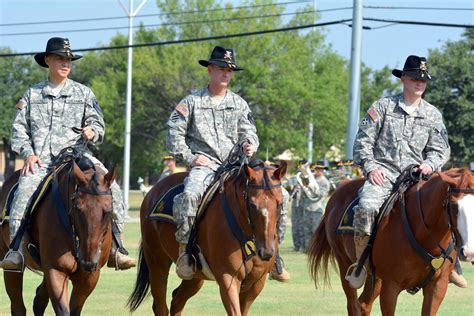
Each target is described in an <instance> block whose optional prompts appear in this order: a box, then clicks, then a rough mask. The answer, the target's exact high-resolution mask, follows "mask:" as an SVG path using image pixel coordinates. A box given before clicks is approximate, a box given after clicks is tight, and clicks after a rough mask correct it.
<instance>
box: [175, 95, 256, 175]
mask: <svg viewBox="0 0 474 316" xmlns="http://www.w3.org/2000/svg"><path fill="white" fill-rule="evenodd" d="M246 141H248V142H250V143H251V144H253V145H254V146H255V149H257V148H258V145H259V141H258V136H257V129H256V128H255V123H254V120H253V117H252V113H251V111H250V109H249V106H248V104H247V102H245V100H244V99H242V98H241V97H240V96H238V95H237V94H235V93H233V92H232V91H230V90H227V94H226V96H225V97H224V99H223V100H222V102H221V103H220V104H219V105H218V106H213V105H212V102H211V96H210V93H209V90H208V88H207V87H206V88H204V89H201V90H198V91H196V92H194V93H192V94H191V95H188V96H187V97H186V98H184V99H183V100H182V101H181V102H180V103H179V104H178V105H177V106H176V108H175V110H174V111H173V112H172V113H171V116H170V117H169V119H168V135H167V138H166V145H167V149H168V150H169V152H170V154H171V155H173V156H175V157H178V158H181V159H182V160H183V161H185V162H187V163H188V164H191V162H192V161H193V159H194V157H195V155H196V154H204V155H206V156H207V157H209V158H211V161H213V162H214V167H215V166H217V165H219V164H221V163H222V162H223V161H224V160H225V159H226V158H227V156H228V155H229V153H230V151H231V150H232V148H233V147H234V145H235V144H237V143H239V144H243V143H244V142H246ZM214 167H211V168H213V169H215V168H214Z"/></svg>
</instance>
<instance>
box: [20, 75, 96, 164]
mask: <svg viewBox="0 0 474 316" xmlns="http://www.w3.org/2000/svg"><path fill="white" fill-rule="evenodd" d="M84 126H91V128H92V129H93V131H94V132H95V136H94V139H93V140H92V143H93V144H100V143H102V140H103V138H104V132H105V125H104V119H103V115H102V111H101V110H100V107H99V104H98V102H97V100H96V98H95V95H94V93H93V92H92V90H91V89H89V88H88V87H86V86H84V85H82V84H80V83H78V82H75V81H73V80H70V79H67V81H66V83H65V85H64V87H63V88H62V90H61V91H60V92H59V93H58V95H57V96H54V95H52V91H51V87H50V86H49V84H48V81H44V82H41V83H39V84H36V85H34V86H32V87H31V88H29V89H28V90H27V91H26V92H25V94H24V95H23V97H21V99H20V100H19V101H18V103H17V112H16V115H15V118H14V120H13V128H12V138H11V141H12V149H13V151H15V152H16V153H18V154H19V155H20V156H21V158H23V159H26V158H27V157H28V156H30V155H36V156H38V157H39V158H40V159H41V160H42V161H43V162H45V163H48V162H51V160H52V158H53V157H54V156H57V155H58V153H59V152H60V151H61V150H62V149H64V148H66V147H81V146H82V144H83V138H82V136H81V134H80V133H77V132H75V131H74V130H73V128H82V127H84ZM86 152H87V150H86Z"/></svg>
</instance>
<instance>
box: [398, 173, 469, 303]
mask: <svg viewBox="0 0 474 316" xmlns="http://www.w3.org/2000/svg"><path fill="white" fill-rule="evenodd" d="M458 193H464V194H469V193H474V189H467V188H453V187H451V186H448V190H447V195H446V198H445V200H444V202H443V208H444V210H445V211H446V214H447V217H448V230H450V231H451V239H450V241H449V244H448V246H447V247H446V248H443V247H442V246H441V245H440V242H439V241H438V240H436V241H435V243H436V244H437V247H438V248H439V249H440V251H441V254H440V255H439V256H435V255H432V254H431V253H430V252H428V251H426V250H425V249H424V248H423V247H422V246H421V245H420V244H419V243H418V241H417V240H416V239H415V236H414V234H413V232H412V230H411V228H410V224H409V222H408V215H407V210H406V206H405V199H404V196H403V195H402V196H401V201H400V211H401V217H402V224H403V230H404V231H405V234H406V236H407V238H408V240H409V242H410V244H411V245H412V247H413V248H414V249H415V251H416V253H417V254H418V255H419V256H420V257H422V258H423V259H424V261H425V262H427V263H428V264H429V266H430V268H431V269H430V271H429V272H428V274H427V275H426V276H425V277H424V278H423V279H422V280H421V281H420V282H419V283H418V285H417V286H415V287H413V288H411V289H408V290H407V292H408V293H410V294H415V293H417V292H418V291H419V290H420V289H421V288H424V287H425V286H426V285H427V284H428V282H429V281H430V280H431V278H432V277H433V275H434V274H435V273H436V271H438V269H439V268H441V267H442V266H443V264H444V262H445V260H446V259H448V260H449V261H451V263H453V262H454V259H453V258H452V257H451V256H450V253H451V252H452V251H453V250H454V249H455V247H456V241H457V240H456V237H457V236H456V235H459V233H458V231H457V224H456V221H455V220H453V216H454V215H455V214H457V209H456V213H455V214H453V213H454V212H453V210H452V208H453V207H456V208H457V207H458V203H457V202H452V201H451V199H450V196H451V195H452V194H458ZM416 200H417V208H416V209H417V212H418V214H419V217H420V219H421V223H422V224H423V227H424V229H425V232H426V233H427V234H428V235H431V234H430V232H429V229H428V227H427V226H426V223H425V221H424V214H423V208H422V205H421V193H420V183H419V182H418V184H417V188H416ZM453 223H454V224H453Z"/></svg>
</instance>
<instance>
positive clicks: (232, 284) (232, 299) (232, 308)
mask: <svg viewBox="0 0 474 316" xmlns="http://www.w3.org/2000/svg"><path fill="white" fill-rule="evenodd" d="M216 281H217V283H218V284H219V291H220V293H221V300H222V303H223V304H224V307H225V310H226V312H227V315H234V316H240V315H242V313H241V310H240V300H239V291H240V285H241V283H242V282H241V281H240V280H239V279H237V278H236V277H235V276H233V275H231V274H228V273H222V274H220V275H219V276H216Z"/></svg>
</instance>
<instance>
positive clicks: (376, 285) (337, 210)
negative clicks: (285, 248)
mask: <svg viewBox="0 0 474 316" xmlns="http://www.w3.org/2000/svg"><path fill="white" fill-rule="evenodd" d="M363 182H364V180H363V179H361V180H355V181H351V182H347V183H345V184H343V185H342V186H341V187H339V188H338V189H337V190H336V191H335V192H334V195H333V196H332V197H331V199H330V200H329V202H328V205H327V208H326V213H325V216H324V219H323V221H322V222H321V224H320V225H319V227H318V229H317V230H316V232H315V233H314V235H313V238H312V240H311V245H310V249H309V265H310V270H311V274H312V276H313V279H314V281H315V284H316V285H318V275H320V276H324V281H325V283H327V281H328V263H329V261H331V262H332V263H334V259H335V260H336V261H337V265H338V267H339V274H340V278H341V282H342V287H343V289H344V292H345V294H346V298H347V311H348V314H349V315H360V314H363V315H368V314H370V312H371V309H372V304H373V302H374V300H375V299H376V298H377V296H378V295H379V294H380V307H381V310H382V314H383V315H393V314H395V307H396V303H397V297H398V295H399V293H400V292H401V291H403V290H409V292H410V291H411V292H413V291H414V290H415V289H423V307H422V315H434V314H436V312H437V310H438V308H439V306H440V305H441V302H442V300H443V298H444V296H445V294H446V291H447V288H448V277H449V273H450V271H451V270H452V269H453V266H454V265H453V260H455V258H456V251H455V249H454V247H452V246H449V245H450V244H452V243H453V242H454V238H453V236H456V238H455V239H456V246H457V248H458V249H461V251H460V252H461V253H462V255H460V257H461V259H463V260H468V261H474V253H473V251H474V249H472V245H473V240H472V235H473V233H474V231H473V229H474V222H473V217H474V196H473V193H474V177H473V176H472V174H471V173H470V172H469V171H468V170H466V169H451V170H449V171H447V172H444V173H438V174H435V175H433V176H432V177H431V178H430V179H429V180H428V181H426V182H420V183H419V185H414V186H412V187H411V188H410V189H409V190H408V191H407V192H406V195H405V203H401V202H397V203H396V204H395V206H394V208H393V209H392V210H391V212H390V213H389V214H388V215H386V216H385V217H384V218H383V219H382V221H381V222H380V226H379V229H378V231H377V234H376V237H375V241H374V244H373V250H372V257H371V261H372V265H373V267H374V269H375V275H376V277H375V279H372V273H370V271H369V277H368V278H367V281H366V283H365V287H364V290H363V292H362V294H361V296H360V297H359V299H358V298H357V290H356V289H353V288H351V287H350V286H349V283H348V282H347V281H346V280H345V278H344V276H345V274H346V271H347V269H348V267H349V266H350V265H351V263H353V262H354V261H355V250H354V239H353V234H337V233H336V230H337V228H338V225H339V222H340V219H341V216H342V213H343V212H344V210H345V209H346V207H347V206H348V205H349V203H351V201H353V200H354V199H355V198H356V196H357V191H358V189H359V188H360V187H361V186H362V184H363ZM403 204H406V207H405V208H404V207H403ZM404 210H405V211H406V212H404ZM404 214H407V216H406V217H405V215H404ZM403 218H405V219H407V220H406V221H405V223H407V224H408V225H406V224H405V227H404V220H403ZM468 221H470V222H469V223H468ZM407 227H408V228H407ZM468 229H470V230H471V231H470V234H468ZM410 231H411V233H410ZM410 235H411V236H412V237H413V238H411V237H410ZM468 236H469V238H471V240H468ZM416 245H418V246H419V247H417V246H416ZM415 248H418V249H417V250H415ZM443 257H446V259H444V258H443ZM369 270H370V269H369ZM371 281H373V284H372V282H371ZM372 285H373V286H372Z"/></svg>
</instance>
